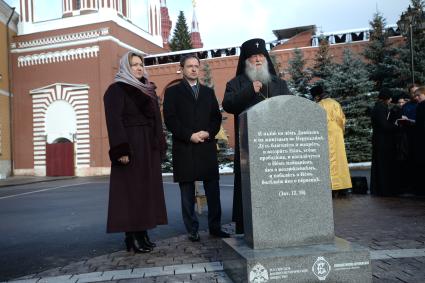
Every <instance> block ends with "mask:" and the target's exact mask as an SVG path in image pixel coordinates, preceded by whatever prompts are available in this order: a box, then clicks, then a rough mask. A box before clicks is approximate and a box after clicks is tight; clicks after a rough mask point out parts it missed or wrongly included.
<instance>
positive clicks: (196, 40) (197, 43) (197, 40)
mask: <svg viewBox="0 0 425 283" xmlns="http://www.w3.org/2000/svg"><path fill="white" fill-rule="evenodd" d="M192 3H193V17H192V30H191V33H190V37H191V39H192V47H193V48H202V47H203V46H204V44H203V43H202V40H201V34H200V33H199V24H198V20H197V19H196V13H195V7H196V2H195V1H194V0H192Z"/></svg>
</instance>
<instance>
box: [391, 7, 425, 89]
mask: <svg viewBox="0 0 425 283" xmlns="http://www.w3.org/2000/svg"><path fill="white" fill-rule="evenodd" d="M397 25H398V27H399V28H400V31H401V33H402V34H403V35H405V36H409V45H410V67H411V71H412V84H414V83H415V63H414V59H413V57H414V50H413V29H415V30H423V29H424V28H425V14H424V12H423V11H422V10H421V9H417V8H412V7H410V5H409V7H408V8H407V11H406V12H404V13H402V14H401V16H400V20H399V21H398V22H397Z"/></svg>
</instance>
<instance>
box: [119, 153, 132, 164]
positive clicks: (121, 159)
mask: <svg viewBox="0 0 425 283" xmlns="http://www.w3.org/2000/svg"><path fill="white" fill-rule="evenodd" d="M118 161H119V162H121V163H122V164H124V165H125V164H128V163H129V162H130V158H129V157H128V155H124V156H121V157H120V158H118Z"/></svg>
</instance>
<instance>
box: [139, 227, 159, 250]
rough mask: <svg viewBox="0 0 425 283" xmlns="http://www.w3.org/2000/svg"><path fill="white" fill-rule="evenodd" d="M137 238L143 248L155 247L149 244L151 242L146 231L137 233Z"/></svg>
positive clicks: (151, 243) (153, 244)
mask: <svg viewBox="0 0 425 283" xmlns="http://www.w3.org/2000/svg"><path fill="white" fill-rule="evenodd" d="M137 238H138V239H139V241H141V242H142V243H143V244H144V245H145V246H147V247H149V248H151V249H153V248H155V247H156V244H155V243H153V242H151V240H150V239H149V236H148V232H147V231H140V232H137Z"/></svg>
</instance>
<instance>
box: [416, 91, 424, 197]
mask: <svg viewBox="0 0 425 283" xmlns="http://www.w3.org/2000/svg"><path fill="white" fill-rule="evenodd" d="M415 97H416V99H417V101H418V106H417V107H416V123H415V152H416V153H417V155H416V166H417V171H416V172H417V174H416V175H415V176H416V178H415V186H414V193H415V194H416V195H419V196H424V195H425V186H424V180H423V176H422V174H423V173H424V172H425V150H424V147H425V86H420V87H418V88H417V89H416V90H415Z"/></svg>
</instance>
